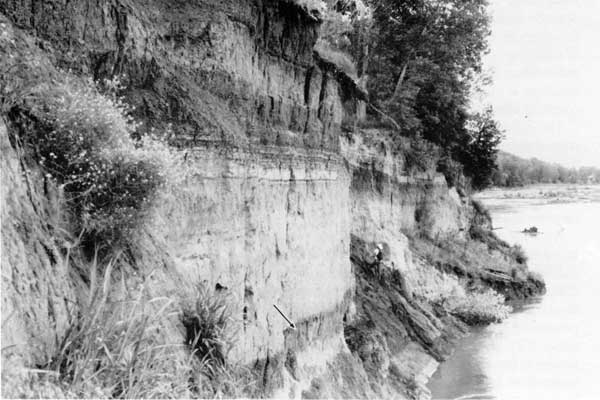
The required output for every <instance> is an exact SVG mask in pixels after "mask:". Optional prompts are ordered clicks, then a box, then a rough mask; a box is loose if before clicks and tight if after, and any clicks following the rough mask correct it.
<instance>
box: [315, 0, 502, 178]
mask: <svg viewBox="0 0 600 400" xmlns="http://www.w3.org/2000/svg"><path fill="white" fill-rule="evenodd" d="M365 7H368V9H369V11H368V12H367V11H365ZM332 8H333V9H334V10H336V11H337V14H334V15H337V18H335V17H332V18H329V19H328V20H326V22H325V26H326V27H327V29H326V30H325V32H326V34H324V35H323V39H324V40H327V41H328V42H329V43H330V44H331V45H333V46H335V47H336V48H337V49H338V50H341V51H344V52H346V53H348V54H349V55H350V56H351V58H352V59H354V60H357V63H358V66H357V73H358V76H359V81H360V82H361V84H362V85H364V86H365V87H366V88H367V90H368V92H369V94H370V102H371V104H370V106H369V108H368V112H369V118H370V119H371V122H370V123H373V121H379V123H381V124H384V125H388V126H390V127H392V128H393V131H394V133H393V135H392V139H393V138H394V137H395V136H397V135H402V136H409V137H413V138H418V137H423V138H424V139H426V140H428V141H430V142H432V143H434V144H436V145H437V146H439V147H440V148H441V150H442V157H440V158H439V164H438V170H439V171H440V172H442V173H444V175H446V177H447V178H448V181H449V183H450V184H451V185H453V184H455V183H456V182H458V181H459V180H458V179H456V175H457V174H461V173H463V172H464V174H465V175H466V176H467V177H468V178H470V182H471V186H472V187H473V188H475V189H481V188H484V187H486V186H489V185H490V183H491V175H492V173H493V171H494V170H495V167H496V165H495V161H496V153H497V148H498V144H499V143H500V140H501V138H502V132H501V130H500V128H499V126H498V124H497V122H496V121H495V119H494V116H493V111H492V109H491V108H488V109H486V110H485V111H483V112H474V111H472V110H471V109H470V104H469V99H470V96H471V94H472V93H473V92H474V91H476V90H479V89H480V87H481V85H482V84H485V83H486V82H487V81H489V79H488V78H487V77H486V76H485V74H484V73H483V70H482V57H483V55H484V54H485V53H486V52H487V51H488V43H487V38H488V36H489V34H490V28H489V25H490V22H489V21H490V18H489V14H488V10H487V0H468V1H457V0H436V1H430V0H408V1H396V0H369V1H356V0H340V1H336V2H333V5H332ZM338 58H339V57H338ZM458 163H460V164H461V165H462V168H461V167H460V165H459V164H458Z"/></svg>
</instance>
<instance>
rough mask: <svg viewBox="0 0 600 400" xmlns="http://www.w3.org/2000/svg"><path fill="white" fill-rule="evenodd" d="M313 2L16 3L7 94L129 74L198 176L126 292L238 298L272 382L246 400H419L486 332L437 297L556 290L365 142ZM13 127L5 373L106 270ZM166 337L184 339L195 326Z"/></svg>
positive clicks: (242, 323)
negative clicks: (93, 262)
mask: <svg viewBox="0 0 600 400" xmlns="http://www.w3.org/2000/svg"><path fill="white" fill-rule="evenodd" d="M305 3H306V4H310V2H305ZM306 4H303V3H302V2H295V1H291V0H289V1H284V0H281V1H280V0H219V1H216V0H200V1H160V0H145V1H141V0H111V1H105V2H94V1H80V2H64V1H56V0H52V1H35V0H28V1H25V0H23V1H17V0H14V1H3V2H2V3H1V4H0V56H1V58H2V59H3V61H1V63H2V67H3V70H2V71H1V72H2V78H0V79H1V80H2V84H3V85H4V87H8V86H10V85H11V82H12V79H13V78H12V75H11V74H12V73H13V72H11V70H10V68H19V69H21V71H31V77H30V79H31V80H39V81H40V82H43V81H44V80H47V82H52V80H53V79H54V77H56V76H60V75H61V74H63V75H64V74H70V75H72V76H75V77H81V78H88V77H91V78H92V79H93V80H95V81H101V80H103V79H112V78H113V77H115V76H118V77H120V79H121V83H122V85H123V87H124V90H123V91H122V93H121V94H122V95H123V96H124V98H125V100H126V101H127V103H129V104H131V105H132V106H134V107H135V108H134V111H133V113H132V115H133V117H134V118H135V119H136V120H137V121H139V122H140V123H141V126H140V131H148V130H150V129H155V130H158V131H163V130H167V129H168V130H170V131H171V132H172V133H171V137H170V138H169V141H170V143H171V145H173V146H176V147H178V148H179V149H180V150H181V151H185V152H186V155H185V160H186V163H187V166H188V168H190V169H191V170H192V171H193V173H191V174H190V175H189V176H188V177H187V178H186V181H185V183H184V187H183V190H179V191H176V192H173V193H171V195H170V197H168V199H169V200H168V201H162V202H159V203H157V204H155V205H154V206H153V209H152V215H151V218H149V220H148V222H147V223H146V224H145V225H144V226H143V227H141V228H140V229H139V230H138V232H135V234H133V233H132V235H134V237H135V241H134V243H135V245H130V246H128V247H127V249H125V250H124V251H123V252H124V255H123V256H122V258H123V259H126V260H127V263H126V265H123V266H121V268H120V270H119V271H115V272H114V274H113V275H114V276H113V279H114V280H115V281H117V280H118V281H119V282H121V281H122V282H124V283H123V284H126V285H128V287H136V285H140V284H143V285H144V286H145V287H146V288H148V290H149V291H150V292H151V293H152V295H153V296H157V297H159V296H165V297H169V298H181V297H183V298H184V300H185V296H187V293H188V291H187V290H188V288H189V287H193V286H194V285H196V284H200V285H202V286H204V287H206V288H209V289H210V290H211V291H212V290H213V288H216V289H214V291H215V293H216V294H215V295H218V293H217V292H219V293H222V292H227V294H228V299H229V301H230V307H229V310H231V314H232V315H231V319H232V320H233V321H235V325H236V329H235V340H234V341H233V342H234V345H233V347H232V349H231V351H230V352H229V353H228V355H227V359H228V360H229V362H231V363H239V364H241V365H245V366H248V367H249V368H251V369H253V370H254V371H256V373H257V376H260V379H259V380H258V381H257V382H256V383H255V385H256V388H257V390H258V391H257V392H254V393H260V395H261V396H275V397H305V398H315V397H338V398H339V397H353V398H354V397H356V398H373V397H395V398H427V397H428V393H427V390H426V388H425V387H424V384H425V382H426V381H427V379H428V377H429V376H430V375H431V374H432V373H433V371H434V370H435V368H436V366H437V363H438V362H440V361H442V360H443V359H444V358H445V357H447V356H448V355H449V354H450V352H451V349H452V344H453V342H454V340H455V339H456V338H458V337H460V336H461V335H463V334H464V333H465V332H466V331H467V325H465V323H476V322H477V321H474V320H473V319H472V318H471V317H470V316H469V315H468V313H465V312H462V313H461V311H456V312H454V311H455V310H458V308H457V307H455V308H452V307H450V306H448V301H446V300H448V299H449V298H450V297H448V296H449V295H448V296H446V297H444V296H445V295H444V294H443V293H442V292H441V291H442V288H453V289H452V290H454V292H457V291H459V292H460V291H461V290H462V292H463V295H465V293H466V294H467V295H468V294H469V293H470V292H476V291H482V290H485V289H487V288H493V289H495V290H496V291H497V292H498V293H500V294H502V295H504V296H505V297H506V298H507V299H514V298H526V297H530V296H534V295H538V294H540V293H543V291H544V285H543V282H542V281H540V280H539V279H538V278H536V277H535V276H534V275H533V274H530V273H529V272H528V271H527V269H526V267H525V266H524V265H520V264H518V263H517V262H516V261H515V260H514V259H513V257H512V256H511V253H510V248H509V247H508V246H507V245H506V244H505V243H502V242H500V241H498V240H497V239H495V238H494V237H493V235H491V233H490V231H489V230H490V228H491V226H490V221H489V219H488V218H487V217H486V216H485V214H483V213H482V212H481V210H480V209H479V207H474V206H473V203H472V201H471V200H470V199H469V197H468V196H467V195H465V194H464V193H462V192H461V194H459V193H458V192H457V190H456V189H454V188H449V187H448V185H447V184H446V181H445V179H444V178H443V176H441V175H439V174H437V173H435V171H423V172H421V173H409V171H408V169H407V168H406V167H405V165H404V162H403V161H402V157H401V155H398V154H392V153H391V150H390V145H389V143H387V142H386V140H384V139H381V137H382V135H379V134H378V132H377V131H376V130H362V129H358V128H356V126H357V125H356V122H357V121H360V118H361V115H360V114H361V113H360V112H359V111H360V110H361V107H362V102H363V101H364V100H366V94H365V93H364V91H363V90H362V89H361V88H360V87H359V85H358V84H357V83H356V82H355V81H354V80H353V79H352V78H351V77H349V76H347V75H346V74H345V73H344V72H342V71H341V70H340V69H338V68H337V67H336V65H335V64H333V63H331V62H329V61H326V60H325V59H323V58H322V57H320V56H319V55H318V54H317V53H315V52H314V51H313V47H314V45H315V42H316V40H317V38H318V34H319V26H320V19H321V16H320V14H319V10H318V9H311V8H310V7H309V6H307V5H306ZM7 60H10V61H7ZM9 67H10V68H9ZM13 111H14V110H5V109H3V110H2V116H1V118H2V119H1V120H0V135H1V143H2V191H1V194H2V321H3V322H2V347H3V353H2V357H3V368H8V365H13V364H10V363H14V365H20V366H25V367H28V368H32V369H35V368H41V367H42V366H44V365H46V364H45V363H47V362H48V360H49V359H50V358H51V357H52V356H53V354H56V351H57V349H58V348H59V346H61V343H62V340H63V338H64V337H65V335H67V333H68V332H69V329H70V328H71V324H72V316H73V315H74V314H76V310H77V309H78V305H80V304H83V303H84V302H85V301H86V299H87V296H86V293H87V291H89V287H90V285H91V284H92V283H93V282H92V279H91V278H90V277H89V265H90V259H91V258H93V253H94V252H93V249H92V250H90V249H89V248H88V249H76V248H74V247H72V243H67V242H65V241H64V240H62V239H59V238H60V237H62V236H60V235H58V234H57V232H56V224H54V223H53V221H59V220H61V218H62V217H61V213H62V212H63V210H62V209H61V207H63V206H62V205H61V188H60V187H59V186H57V185H54V184H53V183H52V181H51V180H49V179H48V178H47V177H46V176H44V174H43V173H40V170H39V169H38V168H36V167H35V166H31V164H28V161H27V160H26V157H25V155H24V154H23V151H22V149H21V147H20V146H19V145H18V140H17V139H18V136H19V132H21V131H22V130H23V129H28V128H27V126H24V125H23V123H22V118H21V117H18V116H17V113H15V112H13ZM19 115H21V114H19ZM61 221H62V220H61ZM377 243H381V244H383V247H384V254H385V256H384V261H383V262H382V265H381V266H380V268H379V270H378V271H376V270H375V269H374V268H373V262H374V259H373V255H372V253H373V249H374V248H375V245H376V244H377ZM73 254H78V255H77V256H73ZM96 279H98V278H96ZM273 305H277V307H278V308H279V309H280V310H282V311H283V312H284V313H285V314H286V316H287V317H288V318H289V319H290V320H291V321H293V322H294V324H295V329H292V328H291V327H290V326H289V324H288V322H287V321H286V320H284V318H282V316H281V315H280V314H279V313H278V312H277V310H275V308H274V307H273ZM488 322H489V321H488ZM163 335H164V337H165V339H164V340H165V341H166V343H184V341H185V327H183V326H182V324H181V320H180V319H179V318H173V320H172V321H166V322H165V327H164V331H163ZM3 377H4V375H3ZM3 379H4V378H3ZM3 384H4V385H3V386H6V384H5V382H3Z"/></svg>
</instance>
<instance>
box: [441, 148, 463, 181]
mask: <svg viewBox="0 0 600 400" xmlns="http://www.w3.org/2000/svg"><path fill="white" fill-rule="evenodd" d="M437 170H438V172H440V173H442V174H443V175H444V177H445V178H446V182H447V183H448V187H451V188H452V187H457V186H458V187H460V186H461V183H462V182H461V180H463V166H462V164H461V163H459V162H458V161H455V160H454V159H453V158H452V157H450V156H449V155H447V154H445V155H444V156H443V157H441V158H440V159H439V161H438V163H437Z"/></svg>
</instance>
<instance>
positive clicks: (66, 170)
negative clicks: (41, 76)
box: [22, 77, 181, 242]
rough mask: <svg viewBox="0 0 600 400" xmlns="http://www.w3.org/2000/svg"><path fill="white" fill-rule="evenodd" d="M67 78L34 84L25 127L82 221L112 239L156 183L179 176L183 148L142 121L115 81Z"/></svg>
mask: <svg viewBox="0 0 600 400" xmlns="http://www.w3.org/2000/svg"><path fill="white" fill-rule="evenodd" d="M104 87H106V88H109V89H110V90H109V92H108V94H106V95H103V94H101V93H100V92H99V91H98V89H97V87H96V85H94V84H93V82H89V81H88V82H82V81H80V80H77V79H75V78H70V77H67V78H64V79H63V80H61V81H58V82H52V83H51V84H44V85H40V86H38V87H36V88H35V89H34V90H31V91H30V92H29V94H28V98H27V99H26V104H27V109H26V111H25V112H24V114H25V115H26V118H22V120H27V121H28V124H29V126H28V127H27V129H23V130H22V131H23V132H24V134H25V139H26V143H27V145H28V146H29V147H30V149H31V150H33V152H34V154H35V156H36V158H37V160H38V161H39V163H40V164H41V166H42V168H43V170H44V173H45V174H46V177H47V178H48V179H52V180H54V181H56V182H57V183H58V184H59V185H61V186H62V187H63V189H64V193H65V196H66V200H67V202H68V205H69V206H70V208H71V209H72V210H73V211H74V214H75V215H76V217H77V218H76V220H77V223H78V225H79V227H78V228H79V229H81V230H83V231H85V232H86V233H87V234H88V235H91V236H93V237H94V238H100V239H102V240H104V241H108V242H115V241H119V240H120V239H122V238H124V237H126V236H127V234H128V232H129V231H130V230H131V229H134V228H136V227H137V226H138V225H139V223H140V222H141V220H142V219H143V217H144V216H145V215H146V213H147V211H148V210H149V208H150V206H151V204H152V202H153V201H154V200H155V198H156V194H157V192H158V191H159V189H160V188H161V187H163V186H165V185H167V184H169V180H170V179H171V177H174V176H175V175H176V174H175V172H174V171H175V170H177V166H176V165H177V164H178V163H179V162H180V158H181V157H180V154H179V153H178V152H176V151H175V150H174V149H172V148H171V147H169V146H168V144H167V143H166V138H165V137H164V136H163V137H159V136H158V135H156V133H151V134H148V135H144V136H142V137H141V138H139V139H135V138H134V136H135V135H136V134H137V131H138V128H139V125H138V124H137V123H136V122H135V121H134V120H133V118H132V117H131V116H130V115H129V112H130V111H131V110H130V109H129V107H128V106H127V105H126V104H125V103H124V102H123V101H122V100H121V99H120V98H119V97H117V96H116V95H115V93H116V90H118V88H119V85H118V82H117V83H115V82H112V81H107V82H104Z"/></svg>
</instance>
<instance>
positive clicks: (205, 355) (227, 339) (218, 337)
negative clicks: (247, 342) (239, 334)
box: [182, 285, 234, 368]
mask: <svg viewBox="0 0 600 400" xmlns="http://www.w3.org/2000/svg"><path fill="white" fill-rule="evenodd" d="M182 323H183V325H184V326H185V329H186V343H187V344H188V345H189V346H190V347H191V348H192V350H193V352H194V353H195V354H196V356H197V357H198V358H199V359H201V360H202V361H203V362H205V363H206V364H207V366H208V367H209V368H211V367H213V366H217V367H218V366H223V365H224V364H225V361H226V357H227V353H228V352H229V350H230V349H231V347H232V344H233V336H234V335H233V332H231V331H230V330H229V329H230V328H231V325H232V324H230V317H229V307H228V305H227V299H226V297H224V296H222V295H219V294H216V293H211V292H210V291H209V290H208V289H207V288H205V287H204V286H203V285H198V289H197V297H196V299H195V302H194V304H192V305H187V306H184V311H183V315H182Z"/></svg>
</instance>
